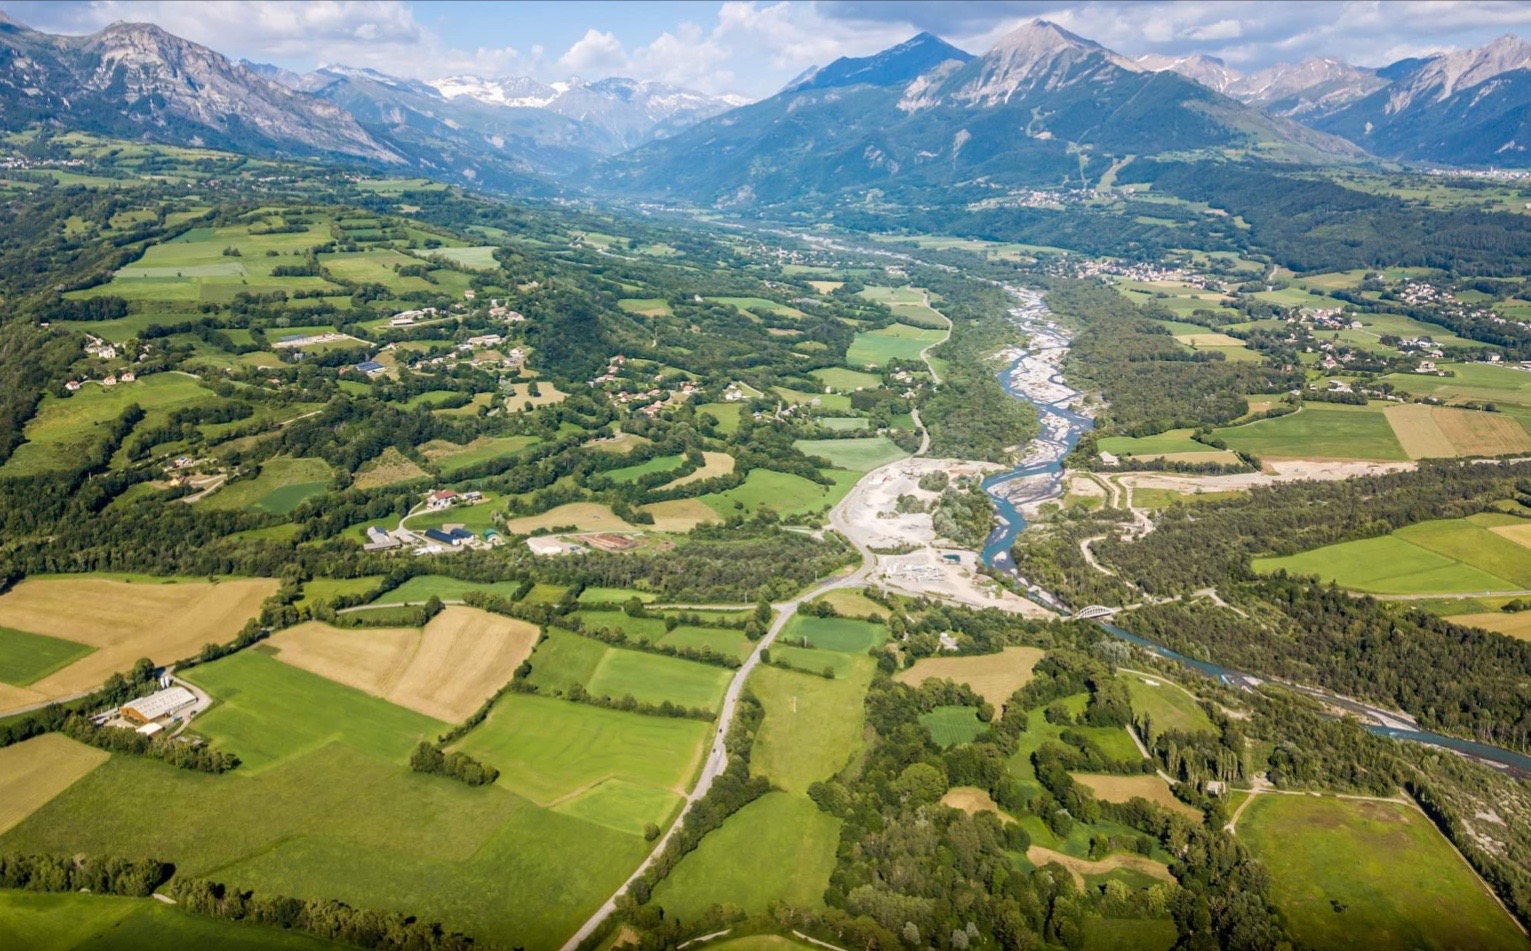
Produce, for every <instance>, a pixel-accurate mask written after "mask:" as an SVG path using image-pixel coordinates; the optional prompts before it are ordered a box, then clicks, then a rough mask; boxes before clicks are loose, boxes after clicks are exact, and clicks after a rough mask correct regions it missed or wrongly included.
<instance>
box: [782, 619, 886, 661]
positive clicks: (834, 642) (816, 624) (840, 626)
mask: <svg viewBox="0 0 1531 951" xmlns="http://www.w3.org/2000/svg"><path fill="white" fill-rule="evenodd" d="M887 639H888V629H887V628H886V627H884V626H883V625H881V624H873V623H872V622H870V621H857V620H853V619H851V618H843V617H807V616H806V615H802V614H798V615H795V616H794V617H793V618H792V620H790V621H788V622H787V627H786V629H785V630H783V631H782V632H781V635H780V636H779V637H778V638H777V643H780V644H784V645H787V644H790V645H798V644H801V643H803V642H804V641H806V642H807V643H808V644H809V645H811V646H812V647H814V648H817V649H818V650H822V651H845V652H846V653H851V654H864V653H866V652H867V651H868V650H870V649H871V648H873V647H877V646H878V645H880V644H882V643H883V642H884V641H886V640H887Z"/></svg>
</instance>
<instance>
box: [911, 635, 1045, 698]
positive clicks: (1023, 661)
mask: <svg viewBox="0 0 1531 951" xmlns="http://www.w3.org/2000/svg"><path fill="white" fill-rule="evenodd" d="M1044 653H1045V651H1043V650H1041V649H1039V648H1036V647H1006V648H1005V649H1004V650H1002V651H1000V652H999V653H998V654H983V655H978V656H974V657H924V658H921V659H920V660H917V661H915V664H914V666H913V667H906V668H904V669H903V670H901V671H899V672H898V673H897V674H896V675H895V676H894V678H893V679H894V680H897V681H898V682H899V683H901V684H914V685H918V684H922V683H924V682H925V681H927V680H954V681H956V682H957V683H959V684H967V685H968V686H969V687H972V688H973V690H974V692H975V693H977V694H978V695H979V696H980V697H983V698H984V699H985V700H987V701H989V702H990V703H992V704H994V706H995V708H996V709H998V708H1000V707H1003V706H1004V704H1005V701H1007V700H1009V699H1010V695H1011V694H1013V693H1015V692H1016V691H1017V690H1019V689H1021V688H1022V687H1024V686H1026V684H1028V683H1030V682H1031V669H1032V668H1033V667H1035V666H1036V665H1037V661H1039V660H1041V659H1042V655H1043V654H1044Z"/></svg>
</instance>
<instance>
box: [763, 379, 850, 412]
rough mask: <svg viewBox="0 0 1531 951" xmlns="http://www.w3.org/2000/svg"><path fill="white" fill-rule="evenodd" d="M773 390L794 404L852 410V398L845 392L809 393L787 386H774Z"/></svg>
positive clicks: (833, 410)
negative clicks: (790, 388)
mask: <svg viewBox="0 0 1531 951" xmlns="http://www.w3.org/2000/svg"><path fill="white" fill-rule="evenodd" d="M771 392H773V393H775V394H776V395H777V396H780V397H781V398H782V399H783V400H786V401H787V402H788V403H791V404H792V405H793V406H798V405H801V404H803V403H807V404H809V405H810V406H817V407H819V408H820V409H822V410H824V411H825V412H829V413H849V412H851V398H850V396H848V395H847V394H845V393H808V392H805V391H803V390H789V389H787V388H786V387H785V386H773V387H771Z"/></svg>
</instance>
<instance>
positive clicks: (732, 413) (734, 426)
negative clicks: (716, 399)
mask: <svg viewBox="0 0 1531 951" xmlns="http://www.w3.org/2000/svg"><path fill="white" fill-rule="evenodd" d="M741 409H742V407H740V405H739V404H738V403H702V404H700V405H698V406H697V408H696V411H697V413H699V414H700V413H707V414H709V415H711V416H712V417H713V418H714V419H716V420H717V421H718V432H720V433H722V434H723V435H725V436H732V435H733V434H734V433H736V432H738V431H739V412H740V410H741Z"/></svg>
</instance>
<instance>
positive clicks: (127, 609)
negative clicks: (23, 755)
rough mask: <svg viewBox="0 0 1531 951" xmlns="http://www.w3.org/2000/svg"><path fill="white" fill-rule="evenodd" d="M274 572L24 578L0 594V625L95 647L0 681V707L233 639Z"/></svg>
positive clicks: (87, 685) (271, 588) (270, 586)
mask: <svg viewBox="0 0 1531 951" xmlns="http://www.w3.org/2000/svg"><path fill="white" fill-rule="evenodd" d="M276 589H277V582H276V581H275V580H272V579H262V578H255V579H245V580H231V581H219V582H206V581H175V582H173V583H161V579H142V580H139V581H132V582H129V581H121V580H116V579H113V578H107V577H100V576H93V575H54V576H35V577H32V578H28V579H26V580H25V581H23V582H21V583H20V584H18V585H16V587H14V588H12V589H11V590H10V591H8V592H6V593H5V594H4V595H0V626H4V627H8V628H13V629H15V630H19V631H26V632H28V633H32V634H41V635H44V636H47V637H55V638H60V639H62V640H68V641H72V642H75V643H78V644H82V645H84V646H86V647H89V648H94V650H92V651H91V652H90V653H88V654H85V655H84V656H82V657H81V658H80V659H78V660H76V661H75V662H74V663H71V664H67V665H65V666H63V667H61V668H58V669H57V670H54V671H53V672H52V673H48V674H45V675H44V676H42V677H40V678H38V679H37V680H35V681H33V682H32V683H30V684H28V685H26V686H25V687H17V686H11V685H7V684H0V711H3V710H9V709H14V708H16V707H20V706H26V705H30V704H34V703H40V702H43V701H46V700H54V699H57V698H59V697H66V696H69V695H70V694H75V693H79V692H81V691H85V690H94V689H95V688H97V687H99V686H100V685H101V684H102V683H103V682H104V681H105V680H106V678H107V677H109V676H111V675H112V674H114V673H117V672H119V671H125V670H127V669H128V668H130V667H132V666H133V664H134V662H135V661H137V660H138V659H139V658H140V657H145V656H147V657H149V658H151V659H153V660H154V661H156V662H158V663H169V662H171V661H176V660H180V659H181V658H183V657H190V656H192V655H194V654H196V653H197V652H198V651H200V650H201V649H202V645H204V644H207V643H209V642H216V643H220V644H221V643H225V642H227V641H231V640H233V639H234V636H235V635H236V634H238V633H239V630H240V628H242V627H244V625H245V622H246V621H248V620H249V619H251V618H253V617H255V616H256V615H257V614H259V612H260V605H261V602H262V601H264V600H265V599H266V598H268V597H270V596H271V595H272V594H274V593H276Z"/></svg>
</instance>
